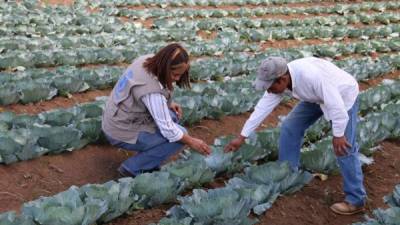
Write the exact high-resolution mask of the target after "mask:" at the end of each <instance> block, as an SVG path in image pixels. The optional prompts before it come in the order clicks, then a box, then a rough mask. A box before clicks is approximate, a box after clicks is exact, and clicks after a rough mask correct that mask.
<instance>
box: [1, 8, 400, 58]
mask: <svg viewBox="0 0 400 225" xmlns="http://www.w3.org/2000/svg"><path fill="white" fill-rule="evenodd" d="M399 21H400V14H394V13H379V14H360V15H348V16H344V17H343V16H330V17H318V18H310V19H304V20H298V19H296V20H275V19H274V20H271V19H268V20H267V19H249V18H236V19H232V18H224V19H204V20H194V21H187V20H186V19H184V18H183V19H176V20H165V19H160V20H156V21H154V26H155V27H156V28H158V29H160V30H165V29H168V30H171V29H177V28H180V29H182V28H183V29H184V30H225V29H226V28H234V29H237V30H238V29H242V28H244V27H246V28H270V27H275V26H295V27H299V26H303V27H307V26H315V25H317V26H320V25H323V26H335V25H346V24H349V23H351V24H354V23H358V22H363V23H374V22H380V23H383V24H390V23H398V22H399ZM231 35H232V34H230V33H225V32H219V35H218V39H228V40H229V39H231V38H230V36H231ZM142 36H143V34H142V33H136V34H133V33H132V32H131V31H116V32H113V33H112V34H108V33H100V34H93V35H81V36H76V35H75V36H67V35H63V36H56V35H51V36H47V37H29V38H28V37H26V36H12V37H11V36H8V37H7V36H5V37H2V38H0V49H1V50H2V52H3V53H7V52H8V51H15V50H30V51H32V50H37V49H75V48H84V47H102V48H104V47H115V46H129V45H133V44H135V43H138V42H140V41H141V40H142ZM159 39H160V40H163V39H167V37H165V36H164V37H161V36H160V37H159ZM235 39H236V38H235ZM214 42H218V41H209V42H204V41H201V42H200V43H198V40H197V42H196V43H190V42H189V43H187V42H186V44H187V45H188V46H193V47H195V46H196V44H197V46H202V45H214V44H213V43H214ZM147 43H148V42H147ZM218 44H221V43H217V46H218ZM138 45H140V46H143V45H145V43H138ZM242 45H243V46H246V44H245V43H242ZM254 45H255V44H254ZM214 47H216V46H214ZM227 47H228V46H227ZM131 48H132V47H131ZM219 51H220V50H219ZM225 51H228V50H225Z"/></svg>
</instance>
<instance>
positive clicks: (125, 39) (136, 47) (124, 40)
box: [0, 32, 260, 66]
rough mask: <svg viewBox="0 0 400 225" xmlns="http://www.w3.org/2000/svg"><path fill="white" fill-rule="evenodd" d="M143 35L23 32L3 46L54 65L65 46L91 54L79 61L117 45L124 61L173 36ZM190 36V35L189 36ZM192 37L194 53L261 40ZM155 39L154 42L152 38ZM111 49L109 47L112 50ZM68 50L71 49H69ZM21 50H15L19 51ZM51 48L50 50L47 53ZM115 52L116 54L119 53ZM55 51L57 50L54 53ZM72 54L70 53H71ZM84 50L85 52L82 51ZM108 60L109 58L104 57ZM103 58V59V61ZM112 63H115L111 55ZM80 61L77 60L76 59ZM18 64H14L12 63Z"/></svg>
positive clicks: (238, 48)
mask: <svg viewBox="0 0 400 225" xmlns="http://www.w3.org/2000/svg"><path fill="white" fill-rule="evenodd" d="M140 36H141V35H137V34H134V33H131V32H115V33H113V34H95V35H85V36H49V37H45V38H39V37H37V38H27V37H23V36H13V37H2V38H0V50H1V51H2V52H3V53H4V54H7V53H12V54H23V53H24V52H26V51H29V52H33V54H34V56H33V59H35V57H38V56H39V57H40V56H41V55H44V56H42V58H41V59H37V63H34V65H35V64H36V66H52V65H54V64H60V63H62V62H57V59H54V60H53V61H56V62H53V61H49V60H48V59H47V58H46V57H45V56H46V55H48V56H47V57H49V56H52V53H51V52H55V51H57V52H59V53H61V54H62V50H67V49H68V50H69V51H71V50H72V52H74V51H76V52H77V53H76V54H78V56H77V57H79V55H80V53H81V52H85V53H86V54H89V56H87V57H90V56H91V58H84V59H82V60H81V59H77V61H78V62H77V63H78V64H79V63H80V64H82V63H99V62H97V61H96V52H97V51H100V50H102V49H105V48H110V49H113V48H115V50H114V51H116V52H117V53H120V54H122V57H121V56H114V57H113V58H117V59H118V60H121V61H126V62H127V61H129V60H131V58H132V57H135V56H136V55H137V54H140V53H149V52H153V51H155V50H157V49H158V48H161V47H163V46H165V45H167V41H168V39H169V38H171V37H172V36H173V34H172V33H166V32H162V37H161V36H158V38H159V39H158V38H154V39H150V40H144V39H143V38H140ZM188 37H189V36H188ZM190 39H191V40H187V41H185V42H184V43H183V44H184V45H185V46H186V48H187V49H188V50H189V51H190V52H191V55H192V56H207V55H215V54H222V53H224V52H230V51H244V50H247V49H248V50H249V51H259V50H260V47H259V44H257V43H245V42H240V39H239V37H235V36H234V37H230V36H228V34H226V32H222V33H221V34H220V35H218V37H217V38H215V39H213V40H210V41H204V40H195V41H193V39H196V38H195V37H194V38H190ZM149 41H151V42H149ZM110 49H109V50H108V51H110ZM68 50H67V52H68ZM16 51H17V52H18V53H15V52H16ZM47 52H48V53H47ZM117 53H115V54H117ZM53 54H55V53H53ZM67 54H68V53H67ZM70 54H72V53H70ZM82 54H83V53H82ZM103 60H107V58H105V59H103ZM101 62H102V61H100V63H101ZM107 62H108V63H115V61H114V60H113V59H112V58H111V59H110V61H107ZM75 64H76V63H75ZM12 65H14V64H11V66H12Z"/></svg>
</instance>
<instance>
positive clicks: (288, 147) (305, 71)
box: [225, 57, 366, 215]
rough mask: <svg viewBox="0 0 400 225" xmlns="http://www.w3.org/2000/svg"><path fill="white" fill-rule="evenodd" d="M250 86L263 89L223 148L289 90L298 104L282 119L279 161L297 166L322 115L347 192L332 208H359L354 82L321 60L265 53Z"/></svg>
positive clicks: (236, 143)
mask: <svg viewBox="0 0 400 225" xmlns="http://www.w3.org/2000/svg"><path fill="white" fill-rule="evenodd" d="M254 85H255V88H256V89H259V90H265V91H266V92H265V94H264V95H263V97H262V98H261V99H260V100H259V102H258V103H257V105H256V107H255V110H254V112H253V113H252V114H251V116H250V118H249V119H248V120H247V121H246V123H245V125H244V127H243V129H242V132H241V133H240V135H238V136H237V137H236V138H235V139H234V140H232V141H231V142H230V143H229V144H228V145H227V146H226V147H225V151H234V150H237V149H238V148H239V147H240V146H241V145H242V144H243V143H244V141H245V139H246V138H247V137H248V136H249V135H250V133H252V132H253V131H254V130H255V129H256V128H257V127H258V126H259V125H260V123H261V122H262V121H263V120H264V119H265V118H266V117H267V116H268V115H269V114H270V113H271V111H272V110H273V109H274V108H275V107H276V106H277V105H278V104H279V102H280V101H281V99H282V97H283V95H284V93H287V94H291V95H292V96H293V97H295V98H297V99H299V100H300V102H299V103H298V104H297V105H296V106H295V107H294V109H293V110H292V111H291V112H290V113H289V115H288V116H287V117H286V119H285V120H284V121H283V123H282V127H281V134H280V138H279V160H280V161H289V163H290V165H291V167H292V168H293V169H294V170H296V169H297V168H298V167H299V164H300V149H301V146H302V142H303V137H304V133H305V130H306V129H307V128H308V127H309V126H310V125H312V124H313V123H314V122H315V121H317V120H318V118H320V117H321V116H322V115H324V117H325V118H326V119H327V120H328V121H331V124H332V132H333V140H332V144H333V149H334V152H335V154H336V158H337V162H338V164H339V167H340V171H341V174H342V176H343V183H344V184H343V189H344V193H345V195H346V197H345V200H344V201H343V202H339V203H335V204H333V205H332V206H331V209H332V210H333V211H334V212H335V213H338V214H342V215H351V214H355V213H357V212H360V211H362V210H363V207H364V204H365V198H366V192H365V188H364V185H363V174H362V170H361V163H360V161H359V159H358V145H357V142H356V127H357V113H358V101H357V96H358V93H359V88H358V84H357V81H356V80H355V79H354V78H353V77H352V76H351V75H350V74H348V73H347V72H345V71H343V70H342V69H340V68H338V67H337V66H335V65H334V64H332V63H331V62H329V61H326V60H323V59H319V58H315V57H308V58H302V59H298V60H294V61H292V62H290V63H287V62H286V60H285V59H283V58H281V57H269V58H267V59H266V60H264V61H263V62H262V63H261V65H260V67H259V69H258V74H257V79H256V80H255V82H254Z"/></svg>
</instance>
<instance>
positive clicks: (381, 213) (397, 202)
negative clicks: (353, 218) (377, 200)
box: [353, 184, 400, 225]
mask: <svg viewBox="0 0 400 225" xmlns="http://www.w3.org/2000/svg"><path fill="white" fill-rule="evenodd" d="M384 202H385V203H386V204H388V205H389V206H390V207H389V208H388V209H380V208H379V209H376V210H374V211H373V212H372V215H373V218H370V217H368V216H366V221H365V222H360V223H354V224H353V225H396V224H398V223H399V221H400V184H398V185H396V186H395V188H394V191H393V193H391V194H389V195H387V196H385V197H384Z"/></svg>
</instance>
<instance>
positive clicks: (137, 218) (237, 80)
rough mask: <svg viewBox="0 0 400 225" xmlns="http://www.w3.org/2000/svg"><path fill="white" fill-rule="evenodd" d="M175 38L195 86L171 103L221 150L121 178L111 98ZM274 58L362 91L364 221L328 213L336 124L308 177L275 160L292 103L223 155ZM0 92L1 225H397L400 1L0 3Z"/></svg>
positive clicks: (312, 158) (318, 137)
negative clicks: (110, 127) (108, 129)
mask: <svg viewBox="0 0 400 225" xmlns="http://www.w3.org/2000/svg"><path fill="white" fill-rule="evenodd" d="M172 42H178V43H181V44H182V45H183V46H184V47H185V48H186V49H187V50H188V52H189V53H190V56H191V67H190V76H191V81H192V89H190V90H185V89H179V88H176V89H175V93H174V101H176V102H177V103H179V104H181V105H182V107H183V110H184V115H183V122H184V124H185V127H186V128H188V131H189V133H190V134H192V135H193V136H195V137H198V138H201V139H204V140H206V142H207V143H208V144H210V146H211V148H212V151H213V152H212V154H211V155H210V156H208V157H205V156H202V155H199V154H197V153H195V152H194V151H190V150H189V149H186V150H185V151H183V152H182V153H181V154H179V155H176V156H174V157H173V159H172V160H170V161H169V162H167V163H166V164H165V165H164V166H163V167H162V168H161V170H160V171H156V172H152V173H145V174H142V175H139V176H137V177H135V178H120V176H119V175H118V173H117V168H118V167H119V165H120V164H121V162H123V161H124V160H125V159H127V158H128V157H130V156H132V153H131V152H128V151H125V150H123V149H117V148H115V147H112V146H110V145H109V144H108V143H107V142H106V141H105V137H104V135H103V134H102V131H101V115H102V112H103V109H104V107H105V101H106V100H107V97H108V95H109V94H110V91H111V90H112V87H113V86H114V85H115V83H116V82H117V81H118V79H119V76H121V75H122V73H123V71H124V69H125V68H126V67H127V66H128V65H129V64H130V62H131V61H132V60H133V59H135V58H136V57H138V56H140V55H144V54H149V53H155V52H156V51H158V50H159V49H160V48H161V47H163V46H165V45H166V44H168V43H172ZM268 56H282V57H285V58H286V59H288V61H291V60H294V59H299V58H302V57H307V56H316V57H321V58H325V59H328V60H330V61H332V62H333V63H334V64H336V65H337V66H338V67H340V68H342V69H344V70H345V71H347V72H349V73H350V74H351V75H353V76H354V77H355V78H356V80H357V81H358V82H359V85H360V88H361V90H362V91H361V92H360V95H359V100H360V110H359V116H360V121H359V126H358V132H357V138H358V142H359V144H360V152H361V153H362V154H361V155H360V157H361V159H362V162H363V163H364V165H363V171H364V176H365V182H364V183H365V186H366V189H367V193H368V201H367V207H366V211H365V213H364V214H363V213H361V214H357V215H352V216H338V215H335V214H334V213H333V212H331V211H330V209H329V206H330V205H331V204H332V203H334V202H336V201H340V200H342V198H343V193H342V187H341V185H342V181H341V177H340V175H339V173H338V166H337V163H336V158H335V155H334V153H333V149H332V144H331V142H332V132H331V129H330V124H329V123H328V122H327V121H325V120H323V119H320V120H318V121H317V123H315V124H314V125H313V126H312V127H311V128H309V129H308V130H307V132H306V135H305V140H304V145H303V148H302V152H301V168H302V170H299V171H297V172H293V171H292V170H290V168H289V165H288V164H279V163H277V162H276V160H277V154H278V137H279V133H280V121H282V119H283V118H284V116H285V115H286V114H287V113H289V112H290V110H291V109H292V108H293V106H294V105H295V104H296V103H297V101H296V100H294V99H290V98H286V99H285V100H284V101H283V102H282V103H281V104H280V105H279V106H278V107H277V108H276V109H275V110H274V111H273V112H272V113H271V115H270V116H269V117H268V118H267V119H266V120H265V121H264V122H263V124H262V125H261V127H260V128H259V129H258V130H257V132H256V133H255V134H254V135H253V136H251V137H250V138H249V139H248V140H247V141H246V144H245V145H244V146H242V147H241V148H240V149H239V150H238V151H237V152H230V153H224V152H223V147H224V146H225V145H226V144H227V143H228V142H229V141H230V140H231V139H232V135H233V134H237V133H239V132H240V130H241V128H242V126H243V124H244V122H245V121H246V119H247V118H248V116H249V115H250V113H251V111H252V110H253V108H254V106H255V105H256V103H257V101H258V99H259V98H260V97H261V96H262V94H263V93H262V92H259V91H256V90H255V89H254V88H253V87H252V81H253V80H254V79H255V74H256V71H257V68H258V66H259V64H260V62H261V61H262V60H263V59H265V58H266V57H268ZM0 86H1V88H0V177H1V178H0V225H39V224H40V225H80V224H82V225H91V224H103V223H105V224H109V225H133V224H135V225H144V224H154V225H212V224H215V225H217V224H218V225H223V224H226V225H227V224H237V225H248V224H271V225H280V224H282V225H283V224H286V225H288V224H289V225H292V224H299V225H314V224H315V225H322V224H324V225H339V224H340V225H341V224H357V225H399V224H400V154H399V153H400V139H399V138H400V2H399V1H395V0H394V1H386V0H381V1H351V0H336V1H333V0H188V1H186V0H115V1H108V0H94V1H86V0H77V1H73V0H64V1H57V0H48V1H45V0H43V1H37V0H19V1H5V0H0Z"/></svg>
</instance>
